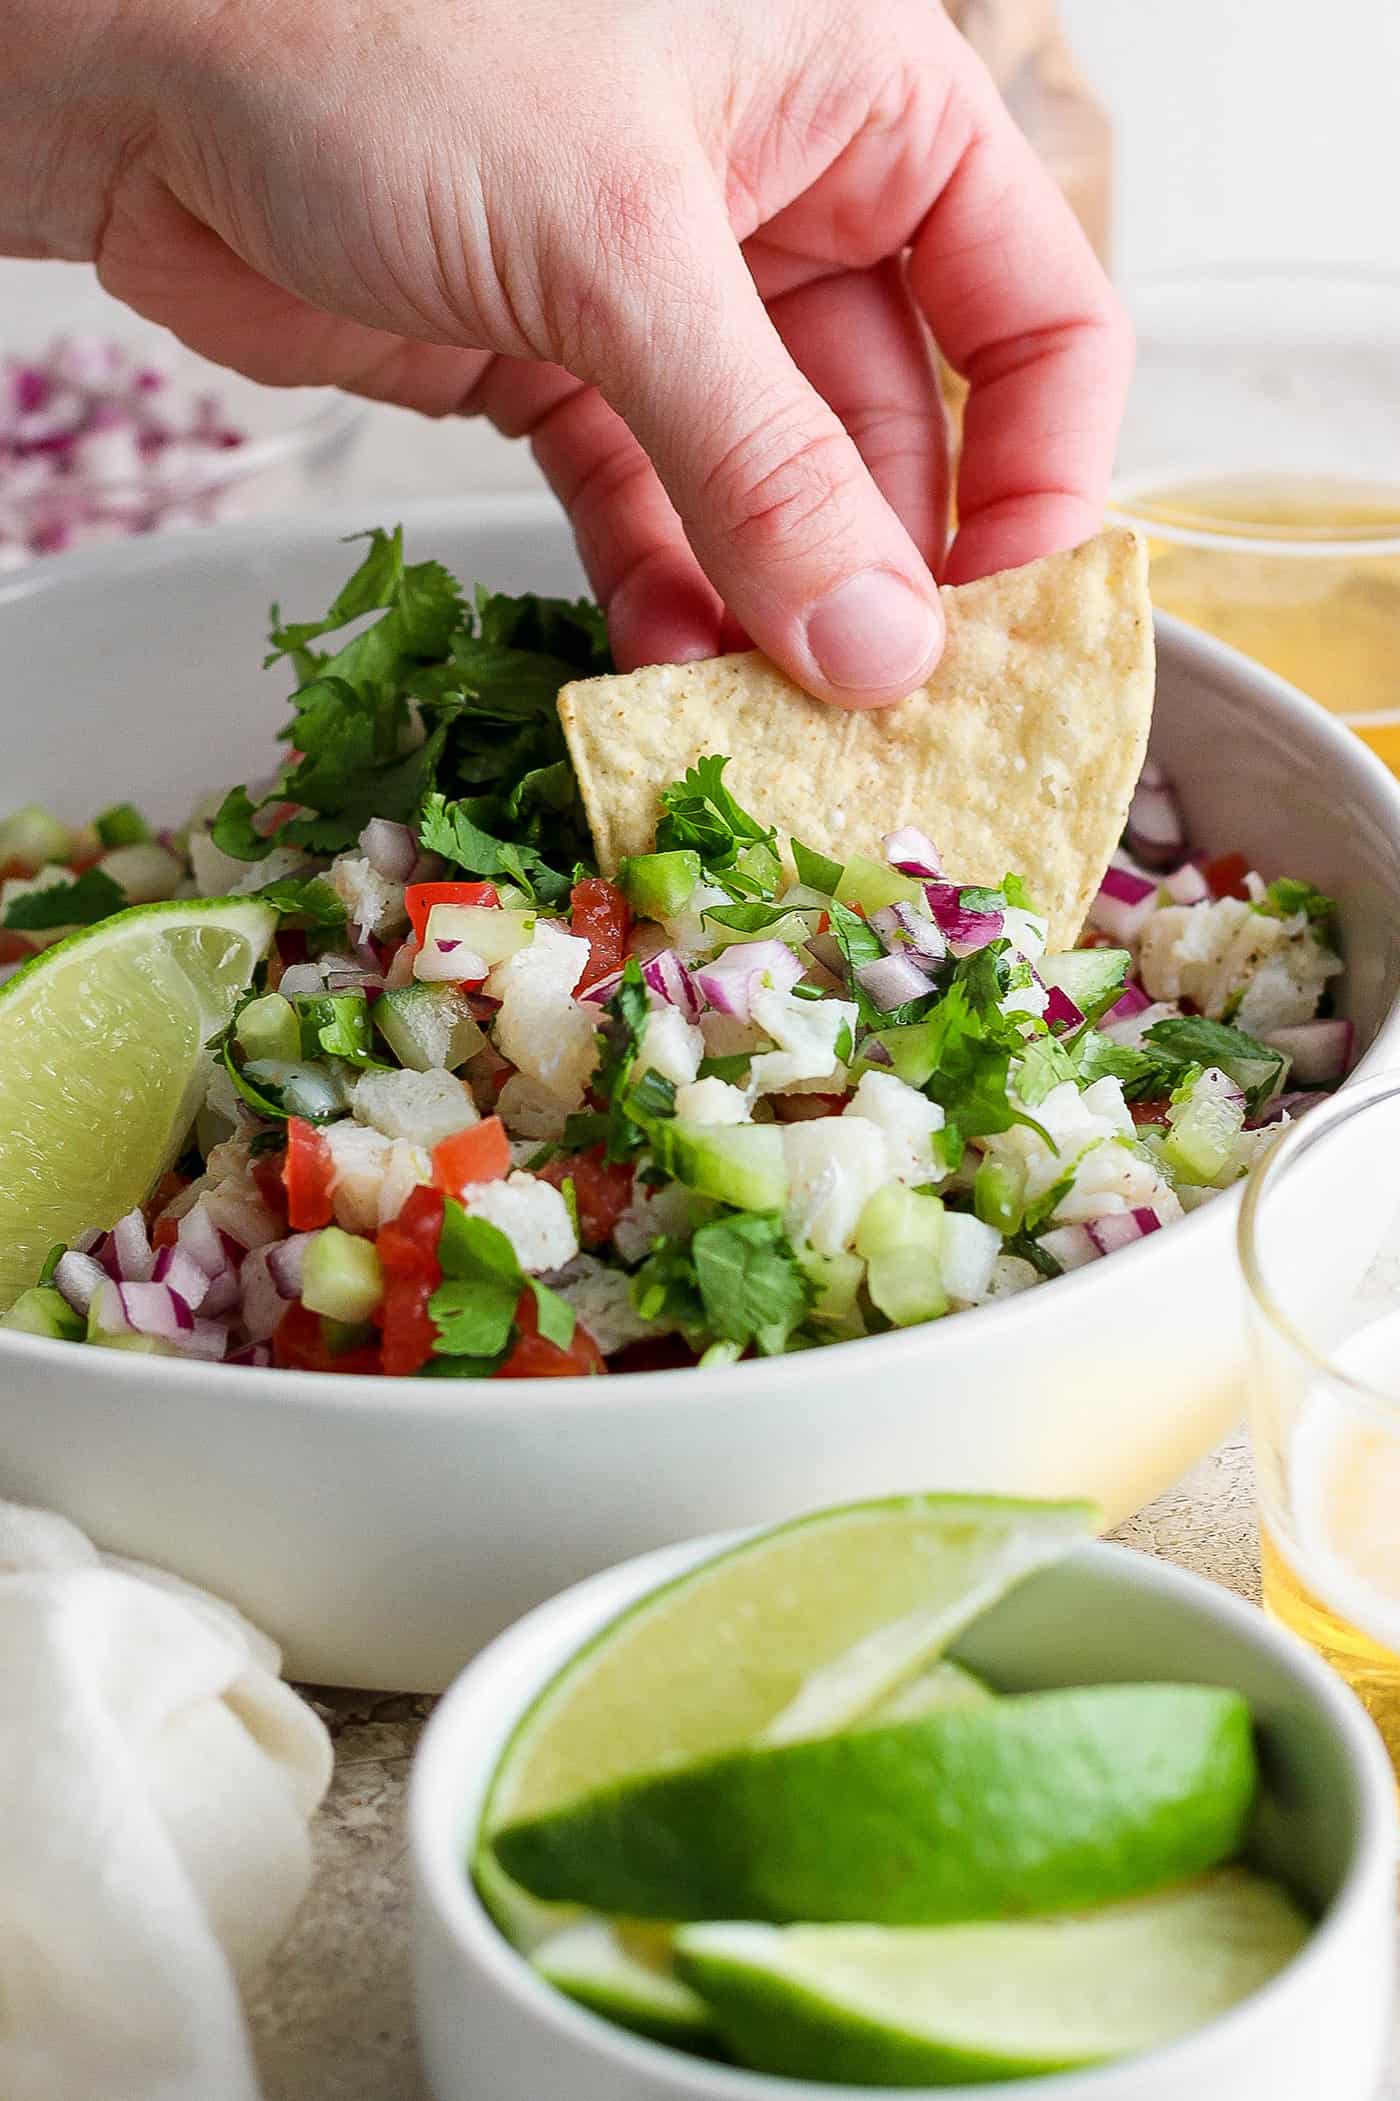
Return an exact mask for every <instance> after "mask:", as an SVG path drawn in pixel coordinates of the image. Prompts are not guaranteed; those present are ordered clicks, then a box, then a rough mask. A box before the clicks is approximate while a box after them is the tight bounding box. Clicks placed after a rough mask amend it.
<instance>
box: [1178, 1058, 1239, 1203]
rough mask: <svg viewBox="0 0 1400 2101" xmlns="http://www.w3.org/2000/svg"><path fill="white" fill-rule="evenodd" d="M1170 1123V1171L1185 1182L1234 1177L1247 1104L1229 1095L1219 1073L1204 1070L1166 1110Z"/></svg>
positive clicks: (1214, 1180) (1211, 1180) (1210, 1180)
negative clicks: (1184, 1094)
mask: <svg viewBox="0 0 1400 2101" xmlns="http://www.w3.org/2000/svg"><path fill="white" fill-rule="evenodd" d="M1167 1121H1168V1123H1169V1125H1170V1126H1171V1128H1170V1131H1169V1133H1168V1136H1167V1137H1166V1139H1165V1141H1164V1142H1163V1145H1162V1162H1163V1165H1164V1166H1165V1167H1166V1169H1167V1171H1168V1173H1170V1174H1172V1175H1180V1176H1181V1178H1182V1180H1183V1181H1186V1182H1217V1181H1219V1180H1221V1179H1222V1178H1225V1179H1233V1177H1234V1168H1235V1158H1234V1155H1235V1140H1236V1139H1237V1138H1238V1137H1239V1134H1240V1132H1241V1131H1242V1130H1243V1129H1244V1103H1243V1102H1242V1101H1240V1100H1239V1099H1238V1098H1237V1097H1236V1096H1235V1095H1234V1094H1226V1093H1225V1092H1224V1091H1223V1090H1222V1088H1221V1086H1220V1080H1219V1075H1218V1074H1217V1075H1215V1082H1214V1084H1212V1074H1211V1072H1210V1071H1206V1072H1204V1073H1202V1075H1201V1077H1200V1079H1199V1080H1198V1081H1197V1082H1196V1084H1195V1086H1194V1087H1193V1088H1192V1090H1191V1092H1190V1094H1189V1095H1188V1096H1187V1097H1186V1099H1185V1100H1184V1101H1181V1102H1174V1103H1173V1104H1172V1106H1171V1108H1170V1109H1169V1110H1168V1111H1167Z"/></svg>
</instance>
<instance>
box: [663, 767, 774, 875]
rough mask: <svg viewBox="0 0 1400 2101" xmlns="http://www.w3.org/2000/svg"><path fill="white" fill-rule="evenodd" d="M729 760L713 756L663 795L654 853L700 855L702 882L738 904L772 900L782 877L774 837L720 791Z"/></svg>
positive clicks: (723, 788)
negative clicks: (741, 900)
mask: <svg viewBox="0 0 1400 2101" xmlns="http://www.w3.org/2000/svg"><path fill="white" fill-rule="evenodd" d="M728 764H729V761H728V759H727V758H720V757H718V756H717V755H716V754H714V753H711V754H710V755H709V756H708V757H706V758H703V759H697V760H696V762H695V764H694V765H693V766H692V767H691V768H690V769H689V771H688V772H687V773H686V774H684V775H683V777H682V778H681V779H680V780H678V781H673V782H672V783H671V785H670V787H669V788H664V789H663V790H662V793H661V810H662V815H661V819H660V821H659V823H658V824H657V827H656V851H657V852H658V853H659V854H663V853H676V852H680V851H682V850H686V849H688V850H689V851H690V852H692V853H698V854H699V856H700V862H701V866H702V868H703V869H704V873H705V880H706V882H709V883H714V884H716V885H717V886H718V887H719V888H720V889H721V890H727V891H728V893H729V895H730V896H731V897H733V898H736V899H741V898H758V899H761V900H767V899H770V898H771V897H772V896H773V893H774V891H775V890H776V888H777V885H778V878H779V876H780V875H781V874H782V862H781V861H780V859H779V857H778V843H777V833H776V832H775V831H774V830H773V829H772V827H771V826H770V827H767V828H765V827H764V826H763V825H761V824H760V823H759V822H758V819H757V818H756V817H751V816H750V815H749V813H748V811H747V810H745V809H743V808H742V807H741V806H740V804H739V803H737V802H736V801H735V799H734V797H733V796H732V795H731V794H730V792H729V790H728V788H726V786H725V785H724V769H725V767H726V766H727V765H728Z"/></svg>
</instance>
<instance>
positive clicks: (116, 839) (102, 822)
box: [93, 802, 151, 846]
mask: <svg viewBox="0 0 1400 2101" xmlns="http://www.w3.org/2000/svg"><path fill="white" fill-rule="evenodd" d="M93 830H94V831H95V832H96V833H97V836H98V839H99V841H100V842H101V844H102V845H103V846H143V845H144V844H145V842H146V841H147V840H148V839H149V838H150V837H151V827H150V826H149V825H148V824H147V822H146V820H145V818H144V817H143V816H142V815H141V812H140V811H139V810H138V809H137V807H136V805H135V803H134V802H117V803H113V805H112V807H111V809H110V810H104V811H103V812H102V814H101V816H100V817H97V818H95V819H94V821H93Z"/></svg>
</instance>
